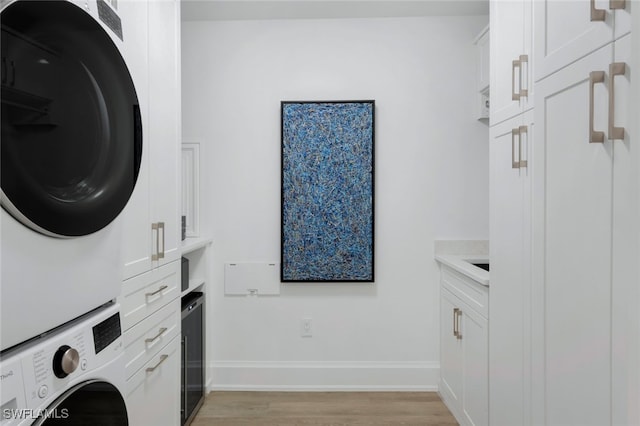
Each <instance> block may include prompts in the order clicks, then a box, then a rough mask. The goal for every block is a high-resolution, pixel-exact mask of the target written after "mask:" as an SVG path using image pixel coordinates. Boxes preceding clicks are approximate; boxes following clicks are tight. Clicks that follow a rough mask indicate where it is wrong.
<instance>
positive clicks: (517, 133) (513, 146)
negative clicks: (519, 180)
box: [511, 128, 522, 169]
mask: <svg viewBox="0 0 640 426" xmlns="http://www.w3.org/2000/svg"><path fill="white" fill-rule="evenodd" d="M516 136H517V137H518V140H520V129H519V128H516V129H511V168H512V169H519V168H520V161H516ZM521 145H522V144H520V146H521ZM518 157H520V154H518Z"/></svg>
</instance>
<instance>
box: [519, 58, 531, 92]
mask: <svg viewBox="0 0 640 426" xmlns="http://www.w3.org/2000/svg"><path fill="white" fill-rule="evenodd" d="M518 61H519V62H520V82H519V87H518V88H519V89H520V91H519V92H518V93H519V95H520V96H519V97H520V98H521V97H523V96H524V97H525V98H526V97H527V96H529V89H523V88H522V80H523V78H522V69H523V64H528V63H529V55H520V58H519V59H518Z"/></svg>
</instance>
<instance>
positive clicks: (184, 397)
mask: <svg viewBox="0 0 640 426" xmlns="http://www.w3.org/2000/svg"><path fill="white" fill-rule="evenodd" d="M187 354H188V348H187V336H182V363H183V367H182V375H183V376H184V377H183V380H182V386H184V392H182V403H183V404H184V414H183V419H186V418H187V409H188V407H187V395H188V394H187V389H188V386H189V380H188V379H187V371H188V370H189V369H188V365H189V364H188V363H187V361H188V360H187Z"/></svg>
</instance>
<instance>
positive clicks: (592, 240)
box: [532, 12, 637, 425]
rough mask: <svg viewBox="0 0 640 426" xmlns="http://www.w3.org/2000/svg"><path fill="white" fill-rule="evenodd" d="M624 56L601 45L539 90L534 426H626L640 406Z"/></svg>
mask: <svg viewBox="0 0 640 426" xmlns="http://www.w3.org/2000/svg"><path fill="white" fill-rule="evenodd" d="M606 13H607V15H609V12H606ZM629 46H630V41H629V37H624V38H622V39H620V40H619V41H616V42H615V43H609V44H606V45H605V46H603V47H601V48H599V49H597V50H596V51H594V52H593V53H591V54H589V55H588V56H585V57H583V58H582V59H579V60H578V61H576V62H573V63H571V64H570V65H567V66H566V67H564V68H562V69H560V70H559V71H557V72H555V73H554V74H552V75H550V76H549V77H547V78H545V79H543V80H541V81H540V82H539V83H538V87H537V93H536V94H537V97H538V100H537V101H536V105H537V107H536V113H535V120H536V123H537V126H538V128H539V130H538V133H537V136H536V141H535V144H534V151H533V156H534V157H535V158H543V159H545V161H537V162H535V164H534V165H533V169H532V171H533V177H534V179H533V194H534V200H535V202H534V204H533V207H534V210H533V213H534V215H533V219H534V221H533V226H534V227H533V231H534V232H533V247H534V249H535V250H534V256H533V262H534V263H533V274H534V275H533V282H534V283H535V286H534V288H533V304H534V305H533V306H534V309H533V324H532V326H533V328H532V336H533V348H532V349H533V375H534V377H536V380H535V381H534V382H533V395H532V396H533V407H532V413H533V417H532V423H533V424H543V423H544V424H580V425H603V424H629V421H628V419H627V415H628V413H629V412H631V409H630V406H629V404H635V401H631V400H630V399H629V397H628V391H629V387H628V378H627V377H625V374H624V371H628V369H627V367H628V366H630V365H632V364H631V363H637V359H630V358H629V353H630V351H629V350H628V346H627V345H628V344H629V343H628V342H633V341H637V336H627V335H626V327H627V322H628V321H629V320H628V318H627V315H629V312H628V310H627V303H626V300H628V299H629V297H630V296H629V295H631V294H634V293H633V287H634V286H636V285H637V280H635V281H634V279H633V276H634V273H633V267H632V266H631V265H632V264H634V263H635V262H634V261H633V260H632V259H629V255H630V254H631V255H632V256H633V253H637V251H634V250H635V249H634V248H633V247H634V241H635V238H637V235H635V236H634V235H630V234H632V233H631V232H630V230H632V229H636V228H634V219H632V218H631V216H633V208H632V207H631V204H629V203H630V199H631V197H632V194H633V192H634V191H637V182H635V183H634V180H633V176H634V175H633V172H632V167H631V152H632V151H631V149H630V147H632V146H633V145H634V142H633V140H632V139H633V137H632V135H631V134H630V125H631V123H629V122H628V121H627V117H626V113H625V110H626V109H628V108H626V107H625V106H626V105H628V103H629V102H630V99H624V97H625V96H627V95H628V93H629V91H630V90H629V81H630V76H629V67H625V69H624V73H622V74H621V75H615V74H616V73H615V72H613V71H615V68H616V67H611V68H610V65H611V64H613V63H614V62H616V61H619V62H623V61H627V59H628V56H629ZM614 51H615V56H614ZM567 55H568V54H567ZM618 68H620V67H618ZM614 94H615V96H612V95H614ZM613 105H615V106H616V108H615V110H614V111H610V108H611V107H612V106H613ZM611 112H613V114H611ZM609 117H611V118H612V119H613V120H609ZM614 126H624V127H625V130H624V132H623V133H624V134H623V135H617V136H616V135H614V133H615V132H614V129H612V127H614ZM612 137H613V138H614V140H610V138H612ZM634 188H635V189H634ZM635 220H636V221H637V218H636V219H635ZM632 283H633V284H632ZM636 306H637V305H636Z"/></svg>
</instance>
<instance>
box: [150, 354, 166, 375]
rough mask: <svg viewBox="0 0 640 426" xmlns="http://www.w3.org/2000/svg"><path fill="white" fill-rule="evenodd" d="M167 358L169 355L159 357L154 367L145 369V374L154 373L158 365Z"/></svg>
mask: <svg viewBox="0 0 640 426" xmlns="http://www.w3.org/2000/svg"><path fill="white" fill-rule="evenodd" d="M167 358H169V355H161V356H160V361H159V362H158V363H157V364H156V365H154V366H153V367H149V368H147V369H146V370H145V371H146V372H147V373H153V372H154V371H156V368H158V367H160V364H162V363H163V362H164V361H165V360H166V359H167Z"/></svg>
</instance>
